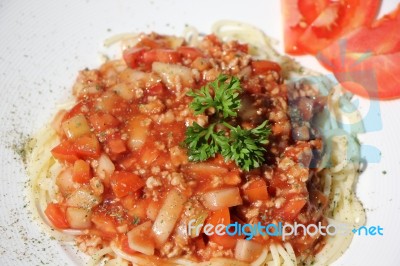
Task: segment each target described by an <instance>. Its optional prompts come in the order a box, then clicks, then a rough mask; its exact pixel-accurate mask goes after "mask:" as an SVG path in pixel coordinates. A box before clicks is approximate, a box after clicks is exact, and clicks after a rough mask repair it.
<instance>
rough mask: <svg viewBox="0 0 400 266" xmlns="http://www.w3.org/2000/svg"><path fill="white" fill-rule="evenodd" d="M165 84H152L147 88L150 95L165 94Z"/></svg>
mask: <svg viewBox="0 0 400 266" xmlns="http://www.w3.org/2000/svg"><path fill="white" fill-rule="evenodd" d="M165 91H166V90H165V86H164V84H162V83H161V82H160V83H156V84H154V85H153V86H151V87H150V88H149V89H147V93H148V95H151V96H156V95H157V96H160V95H163V94H164V93H165Z"/></svg>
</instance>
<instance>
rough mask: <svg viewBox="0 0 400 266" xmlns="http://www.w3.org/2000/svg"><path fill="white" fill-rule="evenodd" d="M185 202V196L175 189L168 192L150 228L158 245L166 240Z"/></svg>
mask: <svg viewBox="0 0 400 266" xmlns="http://www.w3.org/2000/svg"><path fill="white" fill-rule="evenodd" d="M185 202H186V197H185V196H184V195H183V194H182V193H180V192H178V191H177V190H175V189H174V190H171V191H170V192H169V193H168V195H167V198H166V199H165V201H164V203H163V205H162V206H161V209H160V211H159V212H158V215H157V218H156V220H155V221H154V224H153V228H152V230H153V233H154V236H155V241H156V244H157V246H158V247H160V246H162V245H163V244H164V243H165V242H166V241H167V239H168V237H169V235H170V234H171V232H172V231H173V230H174V227H175V224H176V222H177V221H178V219H179V216H180V214H181V212H182V209H183V204H184V203H185Z"/></svg>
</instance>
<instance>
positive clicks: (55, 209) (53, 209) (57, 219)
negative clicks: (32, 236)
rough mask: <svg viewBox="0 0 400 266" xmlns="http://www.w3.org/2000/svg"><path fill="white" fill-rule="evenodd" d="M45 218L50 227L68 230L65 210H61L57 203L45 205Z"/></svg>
mask: <svg viewBox="0 0 400 266" xmlns="http://www.w3.org/2000/svg"><path fill="white" fill-rule="evenodd" d="M44 213H45V214H46V216H47V218H48V219H49V220H50V222H51V223H52V225H54V226H55V227H57V228H59V229H67V228H69V224H68V221H67V218H66V216H65V209H64V208H62V207H61V206H60V205H59V204H57V203H49V204H47V208H46V210H45V211H44Z"/></svg>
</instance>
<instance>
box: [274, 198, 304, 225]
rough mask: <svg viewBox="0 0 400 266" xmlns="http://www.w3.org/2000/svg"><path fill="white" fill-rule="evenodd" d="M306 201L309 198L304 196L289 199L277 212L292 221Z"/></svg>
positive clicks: (286, 219)
mask: <svg viewBox="0 0 400 266" xmlns="http://www.w3.org/2000/svg"><path fill="white" fill-rule="evenodd" d="M306 203H307V200H306V199H303V198H298V199H291V200H288V201H287V202H286V203H285V204H284V205H283V207H282V208H280V209H278V210H277V213H278V214H280V216H281V217H282V218H283V219H285V221H292V220H293V219H295V218H296V217H297V216H298V215H299V213H300V211H301V209H303V207H304V205H306Z"/></svg>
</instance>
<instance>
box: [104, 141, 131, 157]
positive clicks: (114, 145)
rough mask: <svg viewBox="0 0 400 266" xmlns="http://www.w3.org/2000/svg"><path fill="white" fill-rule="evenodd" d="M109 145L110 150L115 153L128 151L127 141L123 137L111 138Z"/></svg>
mask: <svg viewBox="0 0 400 266" xmlns="http://www.w3.org/2000/svg"><path fill="white" fill-rule="evenodd" d="M107 144H108V147H109V148H110V152H111V153H113V154H120V153H124V152H126V151H127V148H126V144H125V141H123V140H122V139H120V138H118V139H110V140H109V141H108V142H107Z"/></svg>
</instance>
